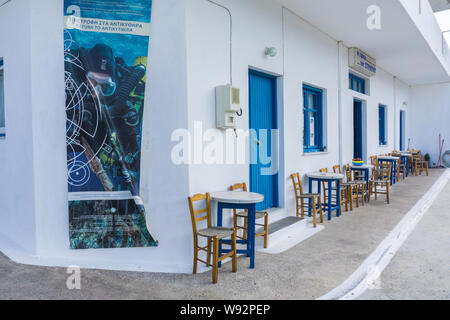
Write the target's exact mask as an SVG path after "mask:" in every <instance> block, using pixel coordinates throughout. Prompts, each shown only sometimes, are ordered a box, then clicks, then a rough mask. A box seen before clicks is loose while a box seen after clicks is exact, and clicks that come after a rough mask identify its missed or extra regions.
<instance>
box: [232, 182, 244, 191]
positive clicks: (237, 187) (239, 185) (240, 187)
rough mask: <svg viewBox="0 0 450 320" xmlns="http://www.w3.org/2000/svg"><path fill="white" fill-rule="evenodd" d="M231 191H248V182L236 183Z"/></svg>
mask: <svg viewBox="0 0 450 320" xmlns="http://www.w3.org/2000/svg"><path fill="white" fill-rule="evenodd" d="M230 191H244V192H247V184H246V183H245V182H243V183H236V184H234V185H232V186H231V187H230Z"/></svg>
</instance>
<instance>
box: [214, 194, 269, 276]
mask: <svg viewBox="0 0 450 320" xmlns="http://www.w3.org/2000/svg"><path fill="white" fill-rule="evenodd" d="M211 199H212V200H213V201H216V202H217V226H218V227H222V226H223V209H241V210H247V211H248V227H247V240H237V241H236V242H237V243H239V244H245V245H246V249H240V250H237V252H238V253H241V254H246V255H247V257H249V258H250V269H254V268H255V229H256V204H258V203H261V202H263V201H264V196H263V195H261V194H258V193H253V192H242V191H223V192H215V193H212V194H211ZM223 243H231V241H227V240H224V241H223ZM228 252H230V250H227V249H223V248H222V243H221V244H220V246H219V255H221V254H223V253H228ZM219 266H220V264H219Z"/></svg>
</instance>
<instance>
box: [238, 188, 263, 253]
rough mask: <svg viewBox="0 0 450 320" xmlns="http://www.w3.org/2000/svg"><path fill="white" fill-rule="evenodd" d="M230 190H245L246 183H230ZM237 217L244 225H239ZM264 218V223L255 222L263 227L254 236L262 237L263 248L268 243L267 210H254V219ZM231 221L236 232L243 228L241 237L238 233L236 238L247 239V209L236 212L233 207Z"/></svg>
mask: <svg viewBox="0 0 450 320" xmlns="http://www.w3.org/2000/svg"><path fill="white" fill-rule="evenodd" d="M230 190H231V191H245V192H247V184H246V183H245V182H244V183H237V184H235V185H232V186H231V187H230ZM238 218H242V219H243V220H244V225H243V226H240V225H239V224H238ZM263 218H264V224H258V223H256V226H259V227H263V231H262V232H260V233H257V234H255V238H258V237H264V248H266V249H267V247H268V244H269V213H268V212H267V211H257V212H256V220H259V219H263ZM233 221H234V228H235V229H236V232H238V231H239V230H243V235H242V237H239V235H236V236H237V237H238V238H240V239H243V240H247V231H248V212H247V210H245V211H242V212H237V210H236V209H233Z"/></svg>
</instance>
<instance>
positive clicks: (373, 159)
mask: <svg viewBox="0 0 450 320" xmlns="http://www.w3.org/2000/svg"><path fill="white" fill-rule="evenodd" d="M370 164H371V165H373V166H377V165H378V157H377V156H371V157H370Z"/></svg>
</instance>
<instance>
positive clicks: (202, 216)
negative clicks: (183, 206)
mask: <svg viewBox="0 0 450 320" xmlns="http://www.w3.org/2000/svg"><path fill="white" fill-rule="evenodd" d="M188 201H189V210H190V212H191V221H192V230H193V231H194V237H195V235H196V234H197V231H198V228H197V224H198V223H199V222H201V221H205V220H206V222H207V224H208V228H211V227H212V220H211V198H210V195H209V193H206V194H196V195H195V196H193V197H189V198H188ZM199 202H201V204H202V205H197V204H198V203H199ZM196 206H198V207H199V208H198V207H197V208H196Z"/></svg>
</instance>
